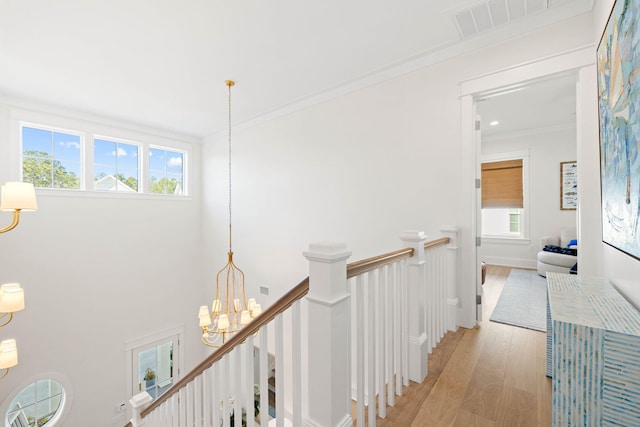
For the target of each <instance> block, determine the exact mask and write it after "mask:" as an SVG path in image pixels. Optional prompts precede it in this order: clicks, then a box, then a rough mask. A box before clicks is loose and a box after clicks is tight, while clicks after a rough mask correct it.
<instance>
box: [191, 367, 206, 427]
mask: <svg viewBox="0 0 640 427" xmlns="http://www.w3.org/2000/svg"><path fill="white" fill-rule="evenodd" d="M203 400H204V394H203V390H202V375H198V376H197V377H195V378H194V379H193V425H194V426H202V425H203V418H202V403H203Z"/></svg>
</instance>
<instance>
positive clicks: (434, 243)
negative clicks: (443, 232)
mask: <svg viewBox="0 0 640 427" xmlns="http://www.w3.org/2000/svg"><path fill="white" fill-rule="evenodd" d="M450 241H451V237H441V238H439V239H436V240H432V241H430V242H427V243H425V244H424V248H425V249H429V248H433V247H435V246H441V245H447V244H449V242H450Z"/></svg>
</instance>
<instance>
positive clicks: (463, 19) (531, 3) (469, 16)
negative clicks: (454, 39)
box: [454, 0, 549, 38]
mask: <svg viewBox="0 0 640 427" xmlns="http://www.w3.org/2000/svg"><path fill="white" fill-rule="evenodd" d="M548 7H549V0H488V1H483V2H480V3H476V4H475V5H474V6H471V7H468V8H466V9H463V10H460V11H458V12H457V13H456V14H455V16H454V19H455V22H456V27H457V28H458V32H459V33H460V36H461V37H462V38H465V37H470V36H473V35H475V34H478V33H482V32H485V31H489V30H491V29H493V28H496V27H498V26H501V25H504V24H508V23H509V22H512V21H514V20H516V19H519V18H523V17H525V16H527V15H531V14H532V13H536V12H541V11H544V10H546V9H547V8H548Z"/></svg>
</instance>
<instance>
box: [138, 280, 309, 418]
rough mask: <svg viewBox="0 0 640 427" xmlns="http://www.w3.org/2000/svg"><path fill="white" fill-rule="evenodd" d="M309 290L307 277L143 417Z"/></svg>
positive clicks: (148, 409)
mask: <svg viewBox="0 0 640 427" xmlns="http://www.w3.org/2000/svg"><path fill="white" fill-rule="evenodd" d="M308 292H309V278H308V277H307V278H305V279H304V280H303V281H302V282H300V283H299V284H298V285H297V286H296V287H295V288H293V289H291V290H290V291H289V292H287V293H286V294H285V295H284V296H283V297H282V298H280V299H279V300H278V301H276V303H275V304H273V305H272V306H270V307H269V308H267V309H266V310H265V311H263V312H262V314H260V315H259V316H258V317H256V318H255V319H253V320H252V321H251V323H249V324H248V325H246V326H245V327H244V328H242V329H240V330H239V331H238V332H236V333H235V335H233V336H232V337H231V338H229V340H228V341H227V342H225V343H224V344H222V345H221V346H220V348H219V349H218V350H216V351H215V352H214V353H212V354H211V355H210V356H209V357H207V358H206V359H205V360H204V361H203V362H202V363H200V364H199V365H198V366H196V367H195V368H193V369H192V370H191V371H190V372H189V373H188V374H186V375H185V376H184V377H182V379H180V381H178V382H177V383H175V384H174V385H173V386H172V387H171V388H169V390H167V391H166V392H165V393H164V394H163V395H162V396H160V397H159V398H158V399H156V400H155V401H154V402H153V403H152V404H151V405H149V407H148V408H146V409H145V410H144V411H142V412H141V413H140V416H141V417H142V418H144V417H146V416H147V415H149V414H150V413H151V412H152V411H153V410H154V409H156V408H157V407H158V406H160V405H162V404H163V403H164V402H165V401H166V400H168V399H169V398H170V397H171V396H173V395H174V394H175V393H177V392H178V391H179V390H180V389H181V388H182V387H184V386H185V385H187V384H188V383H190V382H191V381H193V380H194V379H195V378H196V377H197V376H198V375H200V374H202V373H203V372H204V371H205V370H206V369H208V368H209V367H211V365H213V364H214V363H215V362H217V361H218V360H220V359H222V357H224V355H226V354H228V353H230V352H231V351H232V350H233V349H234V348H235V347H236V346H238V345H239V344H242V343H243V342H244V341H245V340H246V339H247V338H248V337H249V336H251V335H253V334H255V333H257V332H258V331H259V330H260V328H261V327H262V326H264V325H266V324H267V323H269V322H270V321H271V320H273V319H274V318H275V317H276V316H277V315H278V314H280V313H282V312H284V311H285V310H286V309H288V308H289V307H291V305H292V304H293V303H294V302H296V301H298V300H299V299H301V298H302V297H304V296H305V295H306V294H307V293H308Z"/></svg>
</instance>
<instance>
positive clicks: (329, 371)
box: [304, 243, 353, 427]
mask: <svg viewBox="0 0 640 427" xmlns="http://www.w3.org/2000/svg"><path fill="white" fill-rule="evenodd" d="M304 256H305V257H306V258H307V259H308V260H309V293H308V294H307V297H306V298H307V301H308V303H309V306H308V307H309V309H308V313H309V319H308V320H309V335H308V340H309V351H308V353H309V366H308V371H309V375H308V384H309V390H308V393H307V399H308V405H307V407H308V416H307V419H306V421H305V425H306V426H310V427H311V426H322V427H346V426H351V425H352V424H353V420H352V419H351V357H350V354H351V307H350V304H351V301H350V294H349V289H348V284H347V259H348V258H349V257H350V256H351V252H348V251H347V248H346V246H345V245H344V244H340V243H316V244H311V245H309V251H307V252H305V253H304Z"/></svg>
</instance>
